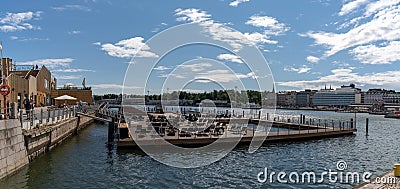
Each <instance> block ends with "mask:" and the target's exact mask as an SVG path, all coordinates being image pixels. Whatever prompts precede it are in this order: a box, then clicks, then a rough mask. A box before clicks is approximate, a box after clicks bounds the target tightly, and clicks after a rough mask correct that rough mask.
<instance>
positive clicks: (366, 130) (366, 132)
mask: <svg viewBox="0 0 400 189" xmlns="http://www.w3.org/2000/svg"><path fill="white" fill-rule="evenodd" d="M368 122H369V118H367V119H366V120H365V135H366V136H368V124H369V123H368Z"/></svg>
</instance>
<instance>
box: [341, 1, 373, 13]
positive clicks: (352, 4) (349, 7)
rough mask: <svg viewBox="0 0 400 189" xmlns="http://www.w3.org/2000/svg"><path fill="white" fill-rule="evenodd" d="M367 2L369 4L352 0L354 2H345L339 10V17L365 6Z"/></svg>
mask: <svg viewBox="0 0 400 189" xmlns="http://www.w3.org/2000/svg"><path fill="white" fill-rule="evenodd" d="M368 2H369V0H354V1H350V2H347V3H346V4H344V5H343V6H342V9H341V10H340V12H339V15H340V16H343V15H345V14H349V13H350V12H352V11H353V10H355V9H357V8H359V7H360V6H362V5H365V4H367V3H368Z"/></svg>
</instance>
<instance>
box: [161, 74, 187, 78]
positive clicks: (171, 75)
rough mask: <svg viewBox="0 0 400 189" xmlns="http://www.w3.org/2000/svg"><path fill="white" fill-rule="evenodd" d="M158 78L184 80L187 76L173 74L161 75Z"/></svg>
mask: <svg viewBox="0 0 400 189" xmlns="http://www.w3.org/2000/svg"><path fill="white" fill-rule="evenodd" d="M158 77H166V78H169V77H175V78H178V79H184V78H186V77H185V76H183V75H181V74H173V73H168V74H161V75H159V76H158Z"/></svg>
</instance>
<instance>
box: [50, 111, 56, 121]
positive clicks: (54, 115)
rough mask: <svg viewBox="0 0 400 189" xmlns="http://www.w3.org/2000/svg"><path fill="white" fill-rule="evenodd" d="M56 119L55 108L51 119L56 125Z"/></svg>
mask: <svg viewBox="0 0 400 189" xmlns="http://www.w3.org/2000/svg"><path fill="white" fill-rule="evenodd" d="M55 117H56V109H54V108H53V117H52V118H51V123H54V119H55Z"/></svg>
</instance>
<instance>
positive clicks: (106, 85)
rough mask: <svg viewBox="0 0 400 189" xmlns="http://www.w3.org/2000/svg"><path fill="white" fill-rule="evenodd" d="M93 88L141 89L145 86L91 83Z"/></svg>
mask: <svg viewBox="0 0 400 189" xmlns="http://www.w3.org/2000/svg"><path fill="white" fill-rule="evenodd" d="M91 87H92V88H93V89H140V88H143V87H136V86H124V85H119V84H95V85H91Z"/></svg>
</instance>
